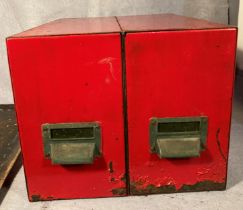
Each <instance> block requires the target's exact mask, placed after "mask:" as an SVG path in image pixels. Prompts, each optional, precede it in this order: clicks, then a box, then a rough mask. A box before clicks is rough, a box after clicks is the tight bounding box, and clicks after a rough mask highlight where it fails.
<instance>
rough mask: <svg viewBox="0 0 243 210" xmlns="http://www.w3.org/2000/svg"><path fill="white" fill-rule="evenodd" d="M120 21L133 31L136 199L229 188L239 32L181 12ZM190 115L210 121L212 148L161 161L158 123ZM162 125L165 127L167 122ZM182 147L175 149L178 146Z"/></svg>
mask: <svg viewBox="0 0 243 210" xmlns="http://www.w3.org/2000/svg"><path fill="white" fill-rule="evenodd" d="M119 21H120V24H121V26H122V27H123V30H125V31H128V33H127V34H126V38H125V60H126V85H127V116H128V120H127V121H128V142H129V175H130V191H131V194H149V193H163V192H181V191H200V190H222V189H225V184H226V174H227V160H228V150H229V132H230V120H231V104H232V89H233V80H234V65H235V47H236V34H237V33H236V32H237V31H236V29H235V28H228V27H226V26H222V25H219V24H211V23H208V22H207V21H199V20H195V19H188V18H184V17H180V16H173V15H171V16H170V15H169V16H168V15H164V16H163V15H161V16H160V15H158V16H142V17H121V18H119ZM182 117H183V118H184V117H187V118H186V119H188V117H189V119H190V118H193V119H195V118H196V119H198V118H200V117H206V119H207V124H208V126H207V132H205V136H204V137H205V138H206V139H205V141H206V144H205V145H204V146H205V148H204V149H203V150H202V151H200V156H199V157H187V158H178V157H177V158H163V157H162V158H159V156H158V155H157V154H154V153H152V152H151V143H150V141H151V132H152V131H151V126H152V124H151V122H152V121H151V120H154V119H157V118H158V119H160V120H162V122H164V121H165V119H167V122H168V119H169V121H170V120H171V119H173V120H175V119H177V120H178V119H179V121H180V119H183V118H182ZM168 125H169V124H168ZM154 126H155V130H156V129H161V128H159V127H158V126H159V123H157V124H156V123H155V125H154ZM156 126H157V127H156ZM163 128H164V127H162V130H163ZM170 128H172V129H174V128H175V127H170ZM167 129H169V128H168V127H167ZM158 132H159V131H158ZM200 132H202V131H201V130H200ZM176 140H178V139H176ZM183 140H184V139H183ZM174 142H175V143H173V144H172V145H169V144H168V146H172V147H173V148H174V146H175V145H176V144H177V143H176V141H174ZM184 146H185V147H184V149H188V148H186V147H189V146H190V145H189V146H188V144H186V145H184ZM164 149H165V150H166V149H168V150H169V148H164ZM162 152H165V151H162ZM172 153H173V151H172ZM167 155H168V154H167ZM172 155H173V154H172Z"/></svg>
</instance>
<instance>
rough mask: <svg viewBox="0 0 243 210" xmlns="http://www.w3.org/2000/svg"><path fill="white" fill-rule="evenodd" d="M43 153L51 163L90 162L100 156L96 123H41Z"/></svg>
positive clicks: (98, 131)
mask: <svg viewBox="0 0 243 210" xmlns="http://www.w3.org/2000/svg"><path fill="white" fill-rule="evenodd" d="M42 135H43V144H44V154H45V157H46V158H49V159H51V161H52V164H92V163H93V161H94V158H95V157H97V156H100V154H101V151H100V145H101V134H100V126H99V124H98V123H96V122H94V123H58V124H43V125H42Z"/></svg>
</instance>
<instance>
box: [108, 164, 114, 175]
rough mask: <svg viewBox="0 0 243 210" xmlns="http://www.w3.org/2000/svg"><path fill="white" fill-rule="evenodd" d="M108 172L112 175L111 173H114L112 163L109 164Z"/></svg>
mask: <svg viewBox="0 0 243 210" xmlns="http://www.w3.org/2000/svg"><path fill="white" fill-rule="evenodd" d="M109 172H110V173H113V172H114V170H113V163H112V161H110V162H109Z"/></svg>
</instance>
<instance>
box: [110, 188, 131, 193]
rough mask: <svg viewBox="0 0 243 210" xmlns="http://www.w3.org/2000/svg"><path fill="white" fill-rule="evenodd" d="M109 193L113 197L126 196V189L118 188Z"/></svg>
mask: <svg viewBox="0 0 243 210" xmlns="http://www.w3.org/2000/svg"><path fill="white" fill-rule="evenodd" d="M111 192H112V194H113V195H126V193H127V189H126V188H125V187H120V188H115V189H112V191H111Z"/></svg>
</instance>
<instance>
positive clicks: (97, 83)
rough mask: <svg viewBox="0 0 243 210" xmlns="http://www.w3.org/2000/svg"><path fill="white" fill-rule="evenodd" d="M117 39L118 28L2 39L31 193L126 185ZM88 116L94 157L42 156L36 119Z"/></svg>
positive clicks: (81, 194)
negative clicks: (96, 132) (98, 137)
mask: <svg viewBox="0 0 243 210" xmlns="http://www.w3.org/2000/svg"><path fill="white" fill-rule="evenodd" d="M120 42H121V41H120V34H119V33H111V34H95V35H69V36H46V37H25V38H9V39H8V40H7V46H8V53H9V61H10V68H11V77H12V84H13V90H14V97H15V104H16V111H17V117H18V125H19V134H20V140H21V148H22V153H23V160H24V168H25V175H26V181H27V187H28V194H29V199H30V200H32V196H33V195H35V196H40V197H39V199H47V200H48V199H68V198H88V197H105V196H114V195H113V194H112V192H111V191H112V189H115V188H120V187H125V184H124V182H123V181H122V180H121V179H122V177H123V176H124V174H125V163H124V159H125V158H124V154H125V152H124V130H123V107H122V101H123V97H122V70H121V47H120V45H121V44H120ZM93 121H99V122H100V123H101V129H102V157H101V158H97V159H96V160H95V162H94V164H91V165H73V166H61V165H52V164H51V161H50V160H48V159H45V158H44V153H43V144H42V136H41V125H42V124H44V123H68V122H93ZM111 161H112V163H113V164H112V165H113V172H112V171H111V170H110V169H109V163H110V162H111Z"/></svg>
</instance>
